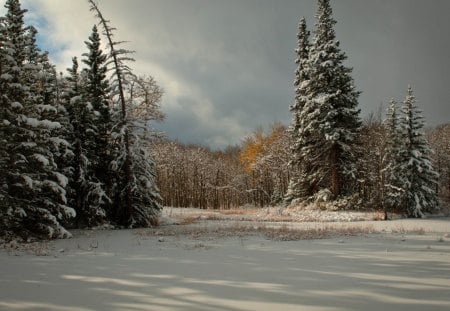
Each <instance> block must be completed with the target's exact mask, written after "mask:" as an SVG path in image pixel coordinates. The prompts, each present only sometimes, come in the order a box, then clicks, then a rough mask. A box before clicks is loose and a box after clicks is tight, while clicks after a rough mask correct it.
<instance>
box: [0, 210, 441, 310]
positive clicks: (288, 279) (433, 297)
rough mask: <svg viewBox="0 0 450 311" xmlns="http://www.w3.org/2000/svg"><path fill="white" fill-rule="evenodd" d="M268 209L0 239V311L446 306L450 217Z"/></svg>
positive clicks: (171, 213)
mask: <svg viewBox="0 0 450 311" xmlns="http://www.w3.org/2000/svg"><path fill="white" fill-rule="evenodd" d="M274 215H275V216H274ZM276 215H277V213H276V211H275V212H273V211H267V210H266V211H262V210H245V211H242V210H235V211H215V212H212V211H202V210H196V209H175V208H166V209H165V211H164V217H163V223H162V226H161V227H159V228H155V229H137V230H79V231H75V232H73V233H74V237H73V238H72V239H69V240H58V241H50V242H36V243H31V244H27V245H17V244H14V243H10V244H7V245H3V246H4V249H3V250H1V251H0V273H1V279H0V310H50V311H53V310H54V311H56V310H58V311H66V310H71V311H72V310H73V311H93V310H108V311H116V310H117V311H119V310H133V311H138V310H155V311H156V310H157V311H164V310H192V311H201V310H219V311H220V310H222V311H225V310H232V311H237V310H283V311H284V310H377V311H378V310H408V311H413V310H450V295H449V293H450V236H449V234H450V218H434V219H424V220H411V219H396V220H392V221H372V220H370V219H371V217H373V215H372V216H371V215H369V214H366V215H362V214H361V215H360V214H358V215H356V216H355V215H353V214H350V213H335V214H331V216H330V213H327V212H323V217H325V218H323V219H321V220H322V221H321V222H305V221H303V222H292V221H289V222H283V221H286V220H288V219H287V218H283V217H281V216H283V215H281V216H280V217H281V218H277V217H276ZM305 217H307V216H305ZM374 218H376V217H373V218H372V219H374ZM332 219H334V220H338V221H334V222H331V221H332ZM342 220H346V221H342ZM348 220H356V221H352V222H349V221H348Z"/></svg>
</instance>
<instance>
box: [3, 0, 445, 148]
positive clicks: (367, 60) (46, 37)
mask: <svg viewBox="0 0 450 311" xmlns="http://www.w3.org/2000/svg"><path fill="white" fill-rule="evenodd" d="M2 2H3V3H4V2H5V1H4V0H3V1H2ZM98 2H99V7H100V8H101V10H102V13H103V15H104V16H105V17H106V18H107V19H109V20H110V21H111V24H112V25H113V26H114V27H116V28H117V32H116V39H117V40H125V41H128V43H127V44H126V45H124V47H126V48H128V49H130V50H134V51H136V54H135V55H134V58H135V59H136V62H135V63H134V64H133V65H132V66H133V67H134V68H135V72H136V73H138V74H146V75H151V76H153V77H154V78H155V79H156V81H157V82H158V83H159V85H160V86H162V88H163V89H164V91H165V95H164V97H163V100H162V110H163V111H164V112H165V113H166V115H167V118H166V120H165V121H164V122H163V123H161V124H155V125H154V126H155V127H157V128H158V129H160V130H163V131H165V132H166V134H167V135H168V136H169V137H170V138H172V139H177V140H178V141H181V142H185V143H197V144H202V145H207V146H210V147H212V148H223V147H225V146H226V145H229V144H239V143H240V142H241V141H242V139H243V138H244V137H245V136H246V135H248V134H250V133H251V132H252V131H254V130H255V129H257V128H259V127H262V128H266V129H267V128H269V127H270V125H271V124H272V123H274V122H282V123H284V124H286V125H287V124H289V123H290V120H291V114H290V112H289V105H291V104H292V103H293V96H294V88H293V79H294V71H295V68H296V65H295V63H294V60H295V52H294V50H295V48H296V44H297V28H298V22H299V20H300V18H301V17H305V18H306V20H307V24H308V28H309V30H311V31H313V30H314V24H315V22H316V21H315V14H316V9H317V3H316V1H315V0H127V1H124V0H99V1H98ZM21 3H22V6H23V8H26V9H28V10H29V12H28V14H27V21H28V23H31V24H33V25H34V26H35V27H36V28H37V29H38V31H39V42H40V45H41V49H43V50H48V51H49V52H50V57H51V59H52V61H53V62H54V63H55V64H56V65H57V68H58V70H60V71H65V68H67V67H69V66H70V64H71V58H72V57H73V56H78V57H81V55H82V54H83V53H84V52H86V48H85V44H84V41H86V40H87V38H88V37H89V35H90V33H91V29H92V26H93V25H94V24H95V23H96V20H95V18H94V16H93V14H92V12H90V11H89V6H88V3H87V1H84V0H76V1H75V0H57V1H56V0H22V1H21ZM331 5H332V7H333V16H334V18H335V20H337V24H336V26H335V30H336V36H337V39H338V40H339V41H340V43H341V48H342V50H343V51H344V52H345V53H346V54H347V56H348V60H347V61H346V65H348V66H350V67H352V68H353V78H354V80H355V85H356V88H357V90H359V91H361V92H362V93H361V96H360V98H359V105H360V109H361V117H362V118H366V117H367V116H368V115H369V114H370V113H372V112H373V113H378V112H379V109H380V105H382V104H384V107H383V108H382V109H383V114H384V109H385V106H386V103H387V102H389V100H390V99H391V98H395V99H397V101H402V100H403V99H404V97H405V95H406V91H407V87H408V85H411V86H412V88H413V90H414V93H415V96H416V99H417V104H418V106H419V107H420V108H421V109H422V110H423V111H424V116H425V119H426V122H427V124H428V125H429V126H435V125H438V124H442V123H447V122H449V121H450V120H449V115H450V113H449V112H450V83H449V73H450V57H449V56H450V35H449V32H450V19H449V18H448V13H449V12H450V1H448V0H433V1H426V0H395V1H392V0H376V1H373V0H334V1H331ZM0 10H1V13H4V9H3V8H2V9H0Z"/></svg>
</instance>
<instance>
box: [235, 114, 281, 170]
mask: <svg viewBox="0 0 450 311" xmlns="http://www.w3.org/2000/svg"><path fill="white" fill-rule="evenodd" d="M285 132H286V128H285V126H284V125H282V124H279V123H275V124H274V125H272V128H271V129H270V132H269V133H268V134H267V135H264V133H263V131H262V129H258V130H256V131H255V132H253V134H252V135H251V136H249V137H247V138H246V139H245V141H244V143H243V146H242V151H241V153H240V156H239V159H240V161H241V164H242V166H243V167H244V169H245V171H246V172H247V173H250V172H251V171H252V170H254V168H255V165H256V163H257V162H258V160H259V159H262V158H263V157H264V156H266V155H269V154H270V153H271V151H273V150H272V149H273V147H274V146H277V144H278V142H279V141H280V140H281V139H282V138H283V135H285Z"/></svg>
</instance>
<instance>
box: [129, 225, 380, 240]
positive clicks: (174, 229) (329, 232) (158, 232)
mask: <svg viewBox="0 0 450 311" xmlns="http://www.w3.org/2000/svg"><path fill="white" fill-rule="evenodd" d="M371 233H375V230H374V228H373V227H372V226H364V227H362V226H347V227H337V226H327V227H324V228H307V229H297V228H289V227H288V226H277V227H273V226H267V225H265V224H261V225H246V224H239V223H236V224H233V225H230V226H215V227H207V226H170V227H166V228H159V229H142V230H138V231H137V232H136V234H137V235H138V236H140V237H142V238H144V237H150V236H156V237H168V236H172V237H187V238H191V239H194V240H198V239H211V238H227V237H246V236H257V235H262V236H264V237H265V238H267V239H269V240H275V241H296V240H314V239H326V238H332V237H342V236H359V235H366V234H371Z"/></svg>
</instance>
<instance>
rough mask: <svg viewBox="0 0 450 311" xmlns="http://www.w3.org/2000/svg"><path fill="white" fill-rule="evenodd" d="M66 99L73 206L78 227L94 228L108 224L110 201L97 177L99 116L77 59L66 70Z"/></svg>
mask: <svg viewBox="0 0 450 311" xmlns="http://www.w3.org/2000/svg"><path fill="white" fill-rule="evenodd" d="M67 71H68V73H69V76H68V77H67V78H66V89H65V92H64V95H63V97H64V99H65V103H66V106H67V110H68V112H69V118H70V123H71V126H72V128H73V133H72V137H71V138H70V140H71V144H72V145H73V152H74V157H73V163H72V167H73V168H74V171H73V175H72V178H71V182H70V188H71V193H70V198H71V204H72V206H73V207H74V208H75V211H76V213H77V216H76V221H75V225H76V226H77V227H95V226H98V225H101V224H103V223H105V222H106V219H107V214H106V211H105V209H104V206H105V205H106V203H108V201H109V198H108V196H107V194H106V193H105V191H104V189H103V187H102V184H101V182H99V181H98V180H97V179H96V177H95V160H96V159H97V156H96V153H95V152H96V151H97V150H96V148H95V138H96V136H97V128H96V124H95V122H96V116H95V112H94V110H93V107H92V105H91V104H90V102H89V101H88V100H87V99H86V96H85V91H84V90H85V84H86V83H84V81H83V78H82V77H81V75H80V73H79V69H78V60H77V58H76V57H74V58H73V59H72V67H71V68H68V69H67Z"/></svg>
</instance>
